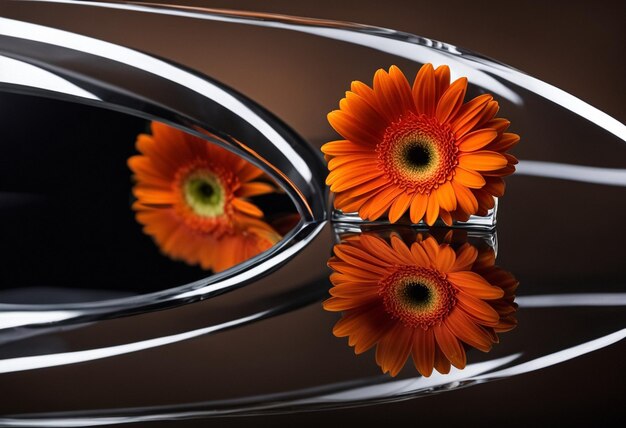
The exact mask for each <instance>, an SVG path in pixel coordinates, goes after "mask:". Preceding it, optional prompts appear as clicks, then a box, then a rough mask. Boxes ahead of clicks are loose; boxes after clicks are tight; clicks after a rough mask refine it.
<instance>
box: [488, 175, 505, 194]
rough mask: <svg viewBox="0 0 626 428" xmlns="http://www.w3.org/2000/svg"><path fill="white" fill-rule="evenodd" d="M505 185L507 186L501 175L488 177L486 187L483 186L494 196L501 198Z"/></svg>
mask: <svg viewBox="0 0 626 428" xmlns="http://www.w3.org/2000/svg"><path fill="white" fill-rule="evenodd" d="M505 187H506V186H505V183H504V180H503V179H501V178H500V177H488V179H487V183H486V184H485V187H483V190H484V191H486V192H487V193H490V194H492V195H493V196H496V197H498V198H500V197H502V196H504V190H505Z"/></svg>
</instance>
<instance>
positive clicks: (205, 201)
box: [183, 171, 225, 217]
mask: <svg viewBox="0 0 626 428" xmlns="http://www.w3.org/2000/svg"><path fill="white" fill-rule="evenodd" d="M183 192H184V195H185V201H186V202H187V204H188V205H189V206H190V207H191V209H192V210H193V211H194V212H195V213H196V214H198V215H199V216H202V217H216V216H219V215H222V214H223V213H224V202H225V197H224V188H223V187H222V185H221V184H220V182H219V179H218V178H217V177H216V176H215V175H214V174H212V173H210V172H208V171H201V172H200V173H195V174H192V175H191V176H189V177H188V178H187V179H186V180H185V183H184V185H183Z"/></svg>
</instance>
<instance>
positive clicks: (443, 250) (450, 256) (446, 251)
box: [435, 244, 456, 272]
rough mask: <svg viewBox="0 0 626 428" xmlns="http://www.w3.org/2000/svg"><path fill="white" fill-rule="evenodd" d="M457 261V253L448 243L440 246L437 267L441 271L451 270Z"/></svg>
mask: <svg viewBox="0 0 626 428" xmlns="http://www.w3.org/2000/svg"><path fill="white" fill-rule="evenodd" d="M455 261H456V253H455V252H454V250H453V249H452V248H451V247H450V246H449V245H448V244H442V245H440V246H439V253H438V254H437V258H436V260H435V267H436V268H437V269H438V270H439V271H441V272H449V271H450V270H451V269H452V266H454V262H455Z"/></svg>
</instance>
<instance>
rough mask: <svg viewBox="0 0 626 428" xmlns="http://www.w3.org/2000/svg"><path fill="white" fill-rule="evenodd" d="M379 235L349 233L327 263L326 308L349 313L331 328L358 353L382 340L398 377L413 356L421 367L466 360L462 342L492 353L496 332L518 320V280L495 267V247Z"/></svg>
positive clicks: (380, 356)
mask: <svg viewBox="0 0 626 428" xmlns="http://www.w3.org/2000/svg"><path fill="white" fill-rule="evenodd" d="M390 242H391V244H389V243H388V242H387V241H386V240H384V239H382V238H380V237H378V236H376V235H373V234H363V235H357V236H353V237H351V238H348V239H347V240H345V241H344V242H343V243H341V244H338V245H336V246H335V248H334V253H335V256H334V257H332V258H331V259H330V260H329V262H328V265H329V266H330V267H331V268H332V269H333V270H334V271H335V272H334V273H333V274H332V275H331V277H330V279H331V282H332V283H333V288H331V289H330V294H331V295H332V297H331V298H329V299H328V300H326V301H325V302H324V308H325V309H326V310H328V311H341V312H343V316H342V318H341V319H340V320H339V321H338V322H337V324H336V325H335V327H334V329H333V333H334V334H335V335H336V336H338V337H344V336H348V338H349V340H348V343H349V345H350V346H354V351H355V353H357V354H360V353H362V352H365V351H367V350H368V349H370V348H372V347H373V346H376V362H377V363H378V365H379V366H380V367H381V368H382V370H383V372H385V373H386V372H389V373H390V374H391V375H392V376H396V375H397V374H398V372H399V371H400V370H401V369H402V367H403V366H404V364H405V363H406V361H407V359H408V358H409V355H411V356H412V358H413V362H414V364H415V367H416V368H417V370H418V371H419V372H420V373H421V374H422V375H424V376H430V375H431V373H432V371H433V369H436V370H437V371H439V372H440V373H448V372H449V371H450V364H452V365H453V366H455V367H457V368H459V369H462V368H464V367H465V364H466V356H465V347H464V344H466V345H469V346H472V347H474V348H477V349H479V350H481V351H484V352H488V351H489V350H490V349H491V346H492V344H493V343H497V342H498V336H497V333H498V332H502V331H508V330H511V329H512V328H514V327H515V325H516V320H515V311H516V305H515V303H514V302H513V300H514V297H515V290H516V288H517V284H518V283H517V281H516V280H515V278H514V277H513V276H512V275H511V274H510V273H508V272H506V271H504V270H502V269H500V268H498V267H496V266H494V262H495V254H494V252H493V251H492V250H487V251H482V252H480V253H479V251H478V250H477V248H476V247H474V246H472V245H470V244H468V243H465V244H463V245H462V246H461V247H460V248H458V250H456V251H455V250H454V249H453V248H452V247H451V246H450V245H448V244H447V243H443V244H439V243H438V242H437V241H436V240H435V239H434V238H432V237H428V238H426V239H424V240H422V238H421V236H418V238H417V240H415V241H414V242H412V244H411V245H410V247H409V246H407V245H406V244H405V243H404V241H403V240H402V239H401V238H399V237H398V236H397V235H392V236H391V240H390Z"/></svg>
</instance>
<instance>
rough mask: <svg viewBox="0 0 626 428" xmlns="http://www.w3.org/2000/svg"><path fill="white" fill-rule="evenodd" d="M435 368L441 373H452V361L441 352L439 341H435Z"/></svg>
mask: <svg viewBox="0 0 626 428" xmlns="http://www.w3.org/2000/svg"><path fill="white" fill-rule="evenodd" d="M435 369H436V370H437V371H438V372H439V373H441V374H448V373H450V361H449V360H448V359H447V358H446V356H445V355H444V354H443V352H441V349H440V348H439V345H437V342H435Z"/></svg>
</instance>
